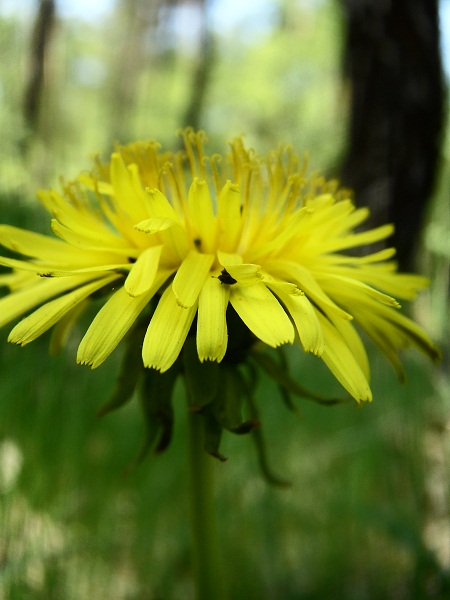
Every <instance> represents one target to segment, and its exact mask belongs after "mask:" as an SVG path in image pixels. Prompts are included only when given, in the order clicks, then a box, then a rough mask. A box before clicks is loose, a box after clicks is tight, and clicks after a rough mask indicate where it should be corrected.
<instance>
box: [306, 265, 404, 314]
mask: <svg viewBox="0 0 450 600" xmlns="http://www.w3.org/2000/svg"><path fill="white" fill-rule="evenodd" d="M318 280H319V283H321V284H322V287H323V289H324V290H325V291H326V292H327V293H328V294H330V296H333V298H336V300H338V301H339V299H340V297H343V298H347V299H349V300H350V301H351V302H358V301H359V299H360V298H361V297H368V296H369V297H371V298H373V299H374V300H377V301H378V302H381V304H386V305H387V306H393V307H395V308H400V304H399V303H398V302H397V300H395V299H394V298H392V297H391V296H387V295H386V294H383V293H382V292H379V291H378V290H376V289H374V288H373V287H371V286H369V285H366V284H365V283H362V282H361V281H358V280H357V279H352V278H350V277H342V276H339V275H334V274H331V275H330V274H328V273H327V274H324V275H320V276H319V277H318Z"/></svg>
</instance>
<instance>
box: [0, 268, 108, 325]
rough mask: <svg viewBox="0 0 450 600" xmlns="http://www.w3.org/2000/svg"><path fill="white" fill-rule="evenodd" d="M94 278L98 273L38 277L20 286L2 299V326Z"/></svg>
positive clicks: (0, 312) (0, 304)
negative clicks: (56, 277) (55, 277)
mask: <svg viewBox="0 0 450 600" xmlns="http://www.w3.org/2000/svg"><path fill="white" fill-rule="evenodd" d="M94 278H95V279H97V278H98V275H97V276H95V277H93V276H92V275H91V276H83V277H81V276H78V275H77V276H73V277H64V278H63V279H59V278H58V279H41V278H38V277H36V279H33V280H31V281H30V284H29V285H27V287H26V288H20V289H19V290H18V291H15V292H13V293H12V294H10V295H9V296H6V297H5V298H1V299H0V327H3V325H5V324H6V323H8V322H9V321H12V320H13V319H15V318H16V317H18V316H20V315H22V314H23V313H26V312H28V311H29V310H30V309H32V308H34V307H35V306H38V305H39V304H42V303H43V302H46V301H47V300H49V299H50V298H54V297H55V296H59V294H64V293H65V292H67V291H68V290H71V289H73V288H74V287H79V286H80V285H84V284H85V283H87V282H89V281H92V280H93V279H94Z"/></svg>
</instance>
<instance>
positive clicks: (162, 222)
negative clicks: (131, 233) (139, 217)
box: [134, 217, 178, 234]
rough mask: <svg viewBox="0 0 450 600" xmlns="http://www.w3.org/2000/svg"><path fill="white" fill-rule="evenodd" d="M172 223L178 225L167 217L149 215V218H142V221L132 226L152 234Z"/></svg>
mask: <svg viewBox="0 0 450 600" xmlns="http://www.w3.org/2000/svg"><path fill="white" fill-rule="evenodd" d="M174 225H178V223H177V221H175V220H174V219H171V218H169V217H151V218H150V219H144V221H141V222H140V223H138V224H137V225H135V226H134V228H135V229H137V230H138V231H143V232H144V233H149V234H153V233H158V232H159V231H165V230H166V229H169V227H173V226H174Z"/></svg>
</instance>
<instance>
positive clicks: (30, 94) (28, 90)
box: [23, 0, 55, 134]
mask: <svg viewBox="0 0 450 600" xmlns="http://www.w3.org/2000/svg"><path fill="white" fill-rule="evenodd" d="M54 24H55V2H54V0H40V2H39V8H38V11H37V15H36V20H35V23H34V29H33V35H32V39H31V46H30V67H29V74H28V81H27V84H26V87H25V93H24V101H23V115H24V119H25V123H26V124H27V125H28V128H29V130H30V132H31V133H32V134H35V133H36V132H37V131H38V129H39V116H40V108H41V103H42V91H43V88H44V83H45V75H46V58H47V55H48V51H49V50H48V49H49V44H50V39H51V36H52V32H53V28H54Z"/></svg>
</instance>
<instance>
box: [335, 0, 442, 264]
mask: <svg viewBox="0 0 450 600" xmlns="http://www.w3.org/2000/svg"><path fill="white" fill-rule="evenodd" d="M341 2H342V5H343V7H344V9H345V15H346V19H347V40H346V56H345V68H346V74H347V76H348V79H349V83H350V91H351V114H350V133H349V147H348V152H347V156H346V157H345V160H344V163H343V166H342V172H341V180H342V183H343V184H344V185H347V186H350V187H352V188H353V189H354V190H355V194H356V201H357V203H358V204H359V205H368V206H369V207H370V209H371V211H372V217H371V219H372V220H371V225H379V224H381V223H385V222H393V223H394V224H395V228H396V233H395V237H394V240H393V244H394V245H395V246H396V247H397V250H398V254H397V257H398V260H399V263H400V265H401V267H402V268H405V267H410V266H411V261H412V258H413V246H414V243H415V242H416V240H417V236H418V233H419V231H420V227H421V223H422V219H423V216H424V209H425V208H426V202H427V200H428V198H429V196H430V193H431V192H432V188H433V183H434V180H435V175H436V169H437V164H438V161H439V149H440V143H441V134H442V125H443V113H444V111H443V104H444V98H443V75H442V65H441V59H440V49H439V25H438V0H391V1H389V0H341Z"/></svg>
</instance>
